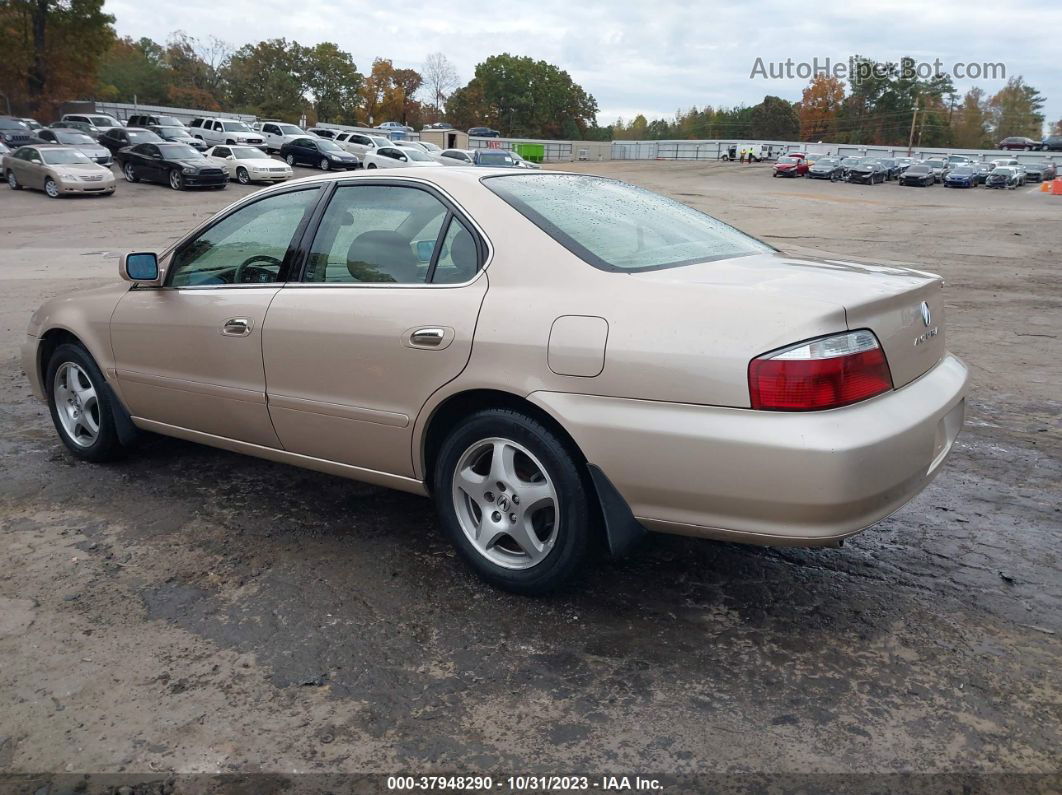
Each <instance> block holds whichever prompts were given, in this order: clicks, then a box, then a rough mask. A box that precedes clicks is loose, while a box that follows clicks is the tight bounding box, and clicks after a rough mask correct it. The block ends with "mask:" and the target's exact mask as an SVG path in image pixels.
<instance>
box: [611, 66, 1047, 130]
mask: <svg viewBox="0 0 1062 795" xmlns="http://www.w3.org/2000/svg"><path fill="white" fill-rule="evenodd" d="M852 62H853V63H854V64H855V67H854V68H853V69H851V70H850V74H851V75H852V77H850V78H849V81H848V83H847V84H846V83H845V82H843V81H841V80H839V79H837V78H836V77H831V76H825V75H822V76H818V77H815V78H813V79H812V80H811V81H810V82H809V84H808V86H807V88H805V89H804V91H803V96H802V97H801V99H800V101H798V102H789V101H787V100H785V99H782V98H780V97H774V96H767V97H764V99H763V101H762V102H761V103H759V104H758V105H753V106H752V107H744V106H742V107H737V108H712V107H705V108H702V109H698V108H696V107H693V108H690V109H688V110H679V111H678V112H677V113H676V114H675V116H674V118H672V119H654V120H652V121H649V120H648V119H646V117H645V116H642V115H639V116H636V117H635V118H634V119H632V120H631V121H629V122H624V120H623V119H617V120H616V122H615V123H614V124H613V125H611V127H610V129H611V131H612V137H613V138H614V139H616V140H647V139H649V140H673V139H700V138H706V139H713V138H724V139H725V138H731V139H734V138H737V139H741V138H748V139H752V140H760V139H766V140H772V139H773V140H788V141H798V140H799V141H808V142H811V141H830V142H836V143H862V144H871V145H883V146H903V145H906V144H907V143H908V141H912V142H913V143H914V145H915V146H953V147H957V148H963V149H981V148H990V147H993V146H994V145H995V144H996V143H998V142H999V141H1000V140H1002V139H1003V138H1006V137H1008V136H1024V137H1027V138H1032V139H1033V140H1037V141H1038V140H1040V138H1041V137H1042V136H1043V133H1044V121H1045V119H1044V114H1043V113H1042V112H1041V111H1042V109H1043V106H1044V97H1043V96H1042V95H1041V94H1040V92H1039V91H1037V90H1036V89H1035V88H1033V87H1032V86H1030V85H1028V84H1027V83H1025V81H1024V80H1023V78H1022V77H1020V76H1017V77H1012V78H1011V79H1010V80H1008V81H1007V83H1006V85H1005V86H1003V88H1001V89H1000V90H999V91H998V92H996V93H995V94H993V95H988V94H987V93H986V92H985V91H984V90H983V89H980V88H976V87H975V88H971V89H970V90H969V91H967V92H966V93H965V94H964V95H960V94H959V93H958V92H957V91H956V90H955V87H954V85H953V83H952V80H951V77H950V76H948V75H940V76H933V77H931V78H926V79H921V78H917V77H912V76H911V75H912V73H913V72H914V70H913V69H912V68H911V67H912V66H913V64H914V62H913V60H911V59H903V60H901V61H900V62H899V63H882V64H877V65H876V64H875V62H874V61H872V60H871V59H868V58H865V57H863V56H858V55H857V56H854V57H853V58H852ZM859 62H864V63H865V64H867V65H868V66H870V67H873V66H875V65H876V66H877V68H865V69H862V70H860V69H858V64H859ZM860 74H865V75H869V77H867V78H866V79H860V78H859V75H860ZM916 110H917V113H916ZM1052 132H1053V133H1054V134H1059V135H1062V120H1060V121H1058V122H1056V123H1055V124H1054V125H1053V126H1052Z"/></svg>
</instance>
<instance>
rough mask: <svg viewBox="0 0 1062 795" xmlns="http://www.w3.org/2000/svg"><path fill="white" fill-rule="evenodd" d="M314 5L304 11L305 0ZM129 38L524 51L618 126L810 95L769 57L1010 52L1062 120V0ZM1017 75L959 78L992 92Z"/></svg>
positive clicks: (395, 55)
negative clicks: (764, 66) (779, 74)
mask: <svg viewBox="0 0 1062 795" xmlns="http://www.w3.org/2000/svg"><path fill="white" fill-rule="evenodd" d="M300 7H301V9H303V10H298V9H299V8H300ZM106 8H107V10H108V11H109V12H110V13H111V14H114V16H115V17H116V18H117V22H116V27H117V29H118V33H119V34H120V35H123V36H132V37H133V38H139V37H140V36H150V37H151V38H153V39H156V40H159V41H162V40H165V39H166V37H167V36H168V35H169V34H170V33H171V32H172V31H174V30H184V31H185V32H187V33H189V34H191V35H193V36H196V37H202V38H205V37H207V36H211V35H213V36H217V37H218V38H221V39H223V40H225V41H228V42H230V43H231V44H233V45H234V46H237V47H238V46H240V45H242V44H245V43H247V42H256V41H259V40H261V39H267V38H281V37H282V38H286V39H289V40H291V39H294V40H296V41H298V42H299V43H301V44H306V45H312V44H316V43H318V42H321V41H334V42H336V43H337V44H339V46H340V47H342V48H343V49H345V50H347V51H349V52H350V53H351V54H352V55H353V56H354V60H355V62H356V63H357V65H358V68H359V69H360V70H361V71H363V72H365V71H368V69H369V67H370V66H371V64H372V60H373V58H375V57H377V56H382V57H385V58H390V59H391V60H392V61H394V63H395V65H397V66H401V67H412V68H418V67H419V66H420V65H421V63H422V61H423V60H424V57H425V56H426V55H427V54H428V53H431V52H436V51H439V52H443V53H445V54H446V56H447V57H448V58H449V59H450V61H451V62H452V63H453V64H454V66H455V67H456V68H457V71H458V75H459V77H460V78H461V80H462V82H465V81H467V80H469V79H470V78H471V77H472V71H473V69H474V68H475V65H476V64H477V63H478V62H479V61H481V60H483V59H484V58H485V57H487V56H489V55H492V54H496V53H500V52H510V53H513V54H516V55H529V56H531V57H533V58H536V59H543V60H546V61H549V62H551V63H553V64H556V65H557V66H559V67H561V68H562V69H565V70H567V71H568V72H569V73H570V74H571V75H572V78H573V79H574V80H575V81H576V82H577V83H579V84H580V85H582V86H583V88H584V89H586V90H587V91H589V92H590V93H591V94H593V95H594V97H595V98H596V99H597V103H598V106H599V107H600V111H601V112H600V114H599V116H598V119H599V121H600V123H602V124H608V123H610V122H612V121H613V120H614V119H615V118H616V117H617V116H622V117H623V118H624V119H627V120H630V119H631V118H633V117H634V116H635V115H637V114H638V113H643V114H645V115H646V116H647V117H649V118H650V119H652V118H654V117H662V116H671V115H672V114H673V113H674V112H675V110H676V109H677V108H688V107H690V106H691V105H697V106H698V107H703V106H704V105H708V104H710V105H713V106H716V107H719V106H734V105H738V104H746V105H753V104H756V103H757V102H759V101H761V100H762V99H763V97H764V95H765V94H774V95H777V96H782V97H785V98H786V99H789V100H797V99H799V98H800V92H801V90H802V88H803V87H804V86H805V85H806V84H807V80H806V79H792V80H773V79H772V80H765V79H762V78H758V79H750V77H749V75H750V72H751V71H752V69H753V66H754V64H755V63H756V59H757V58H758V57H759V58H762V59H763V60H764V62H765V63H770V62H783V61H785V60H786V59H792V60H793V61H794V62H795V63H800V62H811V61H812V59H814V58H818V59H819V61H820V63H821V62H823V61H824V60H825V59H826V58H830V59H832V60H833V61H835V62H836V61H844V60H846V59H847V57H848V56H849V55H852V54H853V53H859V54H861V55H865V56H868V57H871V58H874V59H875V60H878V61H886V60H890V61H897V60H899V58H900V57H901V56H903V55H910V56H912V57H914V58H916V59H918V60H920V61H925V62H932V61H933V60H934V59H940V61H941V62H943V65H944V66H943V68H944V70H945V71H949V72H950V71H951V70H952V64H954V63H956V62H963V63H983V62H990V63H1000V62H1001V63H1003V64H1004V65H1005V67H1006V74H1007V76H1008V77H1010V76H1013V75H1019V74H1020V75H1023V76H1024V77H1025V80H1026V82H1027V83H1029V84H1031V85H1033V86H1035V87H1036V88H1038V89H1039V90H1040V92H1041V93H1042V94H1043V95H1044V96H1045V97H1046V98H1047V105H1046V107H1045V108H1044V112H1045V113H1046V115H1047V118H1048V121H1049V123H1050V122H1054V121H1057V120H1058V119H1060V118H1062V66H1060V60H1062V57H1060V56H1062V50H1060V47H1059V43H1058V42H1059V39H1058V35H1059V32H1060V31H1062V3H1059V2H1058V0H1007V2H1006V3H1004V4H999V3H988V2H983V1H982V2H977V0H935V1H934V2H929V3H927V2H924V0H877V2H875V3H873V5H871V4H870V3H858V2H852V0H817V1H816V2H814V3H810V2H808V3H794V2H781V1H780V0H745V1H744V2H727V3H700V4H694V5H693V6H692V7H691V5H690V4H689V3H682V2H671V1H670V0H655V2H627V1H626V0H624V1H623V2H601V1H600V0H589V2H582V3H580V2H570V1H568V0H534V1H533V2H529V0H491V2H482V0H479V1H478V2H456V3H441V2H433V3H428V2H423V1H418V0H401V2H398V3H392V2H386V0H385V2H371V3H370V2H361V0H312V2H306V3H298V2H293V0H225V2H216V0H181V2H175V3H154V2H151V3H145V2H143V1H142V0H107V3H106ZM1004 82H1005V81H1003V80H1000V79H994V80H986V79H980V80H956V85H957V86H958V87H959V88H960V89H961V90H965V89H966V88H969V87H970V86H971V85H975V84H976V85H980V86H981V87H982V88H984V89H985V90H986V92H988V93H989V94H991V93H994V92H995V91H997V90H999V88H1001V87H1002V85H1003V83H1004Z"/></svg>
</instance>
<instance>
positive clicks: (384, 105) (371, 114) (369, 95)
mask: <svg viewBox="0 0 1062 795" xmlns="http://www.w3.org/2000/svg"><path fill="white" fill-rule="evenodd" d="M422 82H423V81H422V79H421V76H420V73H419V72H417V71H416V70H415V69H396V68H395V66H394V64H393V63H392V62H391V61H390V60H389V59H387V58H377V59H376V60H375V61H373V62H372V70H371V71H370V72H369V74H368V75H367V76H366V77H365V79H364V81H363V82H362V84H361V99H362V105H363V107H364V110H365V114H366V116H367V120H368V122H369V123H370V124H382V123H383V122H385V121H401V122H402V123H403V124H406V123H408V121H409V120H411V117H417V116H419V103H417V101H416V99H415V98H414V95H415V94H416V92H417V90H418V89H419V88H420V86H421V83H422ZM412 120H413V121H414V122H416V121H419V119H418V118H412Z"/></svg>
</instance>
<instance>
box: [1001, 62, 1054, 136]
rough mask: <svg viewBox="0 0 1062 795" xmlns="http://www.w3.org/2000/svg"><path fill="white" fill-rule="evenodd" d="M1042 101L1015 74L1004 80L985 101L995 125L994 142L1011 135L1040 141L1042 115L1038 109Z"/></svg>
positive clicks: (1033, 89)
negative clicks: (995, 92)
mask: <svg viewBox="0 0 1062 795" xmlns="http://www.w3.org/2000/svg"><path fill="white" fill-rule="evenodd" d="M1043 106H1044V98H1043V97H1042V96H1041V95H1040V92H1039V91H1037V90H1036V89H1035V88H1033V87H1032V86H1030V85H1028V84H1027V83H1026V82H1025V80H1024V79H1023V78H1022V77H1021V75H1018V76H1017V77H1012V78H1011V79H1010V80H1008V81H1007V84H1006V85H1005V86H1003V88H1001V89H1000V90H999V92H998V93H997V94H996V95H995V96H993V97H992V99H990V100H989V102H988V108H989V111H990V112H991V114H992V117H993V120H994V122H995V124H994V127H995V130H994V132H995V137H996V140H1000V139H1003V138H1006V137H1008V136H1011V135H1022V136H1026V137H1028V138H1034V139H1036V140H1040V136H1042V135H1043V127H1044V115H1043V114H1042V113H1041V112H1040V109H1041V108H1043Z"/></svg>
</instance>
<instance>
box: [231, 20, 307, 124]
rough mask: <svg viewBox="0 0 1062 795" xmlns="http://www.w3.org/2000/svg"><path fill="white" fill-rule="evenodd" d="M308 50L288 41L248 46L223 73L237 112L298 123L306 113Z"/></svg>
mask: <svg viewBox="0 0 1062 795" xmlns="http://www.w3.org/2000/svg"><path fill="white" fill-rule="evenodd" d="M305 60H306V48H305V47H303V46H302V45H300V44H299V43H298V42H294V41H293V42H289V41H287V39H269V40H268V41H260V42H258V44H245V45H244V46H243V47H241V48H240V49H239V50H237V51H236V52H235V53H234V54H233V56H232V58H231V59H229V62H228V64H227V65H226V67H225V70H224V79H225V83H226V85H227V87H228V95H229V100H230V102H231V104H232V106H233V109H234V110H237V111H240V112H244V113H254V114H256V115H258V116H264V117H267V118H278V119H283V120H285V121H290V122H296V121H298V120H299V117H300V116H301V115H302V114H303V113H304V112H305V110H306V106H307V101H306V98H305V96H304V92H305V90H306V84H305V79H304V74H303V73H304V69H303V66H304V63H305Z"/></svg>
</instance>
